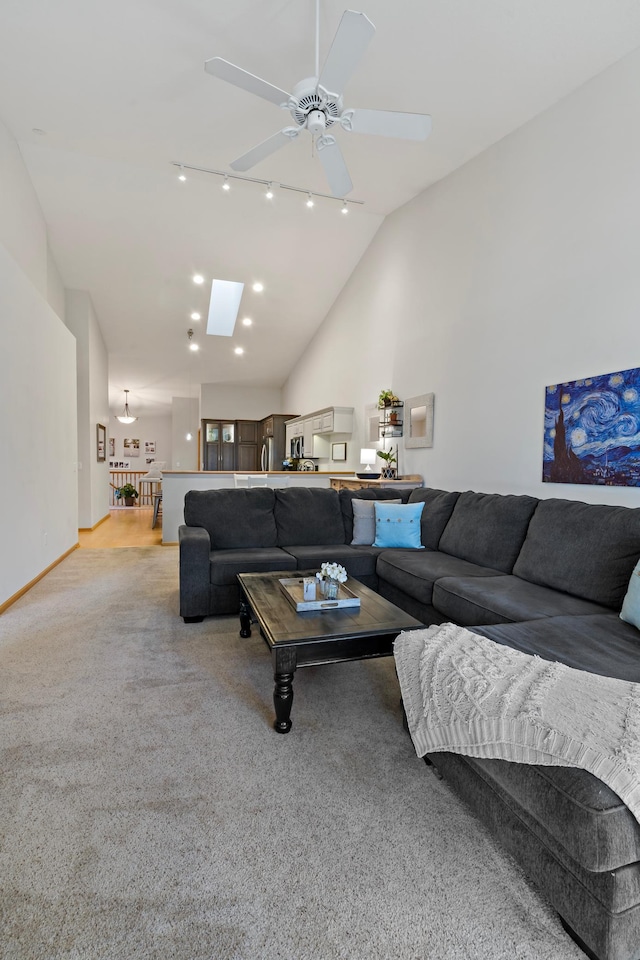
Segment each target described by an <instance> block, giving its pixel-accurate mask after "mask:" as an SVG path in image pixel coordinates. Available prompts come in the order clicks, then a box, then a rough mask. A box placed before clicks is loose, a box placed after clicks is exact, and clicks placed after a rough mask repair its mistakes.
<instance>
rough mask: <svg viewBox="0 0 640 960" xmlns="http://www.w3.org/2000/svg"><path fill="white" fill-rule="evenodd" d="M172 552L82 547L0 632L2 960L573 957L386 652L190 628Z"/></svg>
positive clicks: (211, 625) (231, 629) (220, 626)
mask: <svg viewBox="0 0 640 960" xmlns="http://www.w3.org/2000/svg"><path fill="white" fill-rule="evenodd" d="M177 563H178V556H177V549H175V548H168V547H164V548H161V547H142V548H124V549H114V550H77V551H75V552H74V553H73V554H72V555H71V556H70V557H68V558H67V559H66V560H65V561H64V562H63V563H61V564H60V565H59V566H58V567H56V568H55V569H54V570H53V571H52V572H51V573H50V574H49V575H48V576H47V577H45V578H44V579H43V580H42V581H40V583H38V584H37V585H36V586H35V587H34V588H33V589H32V590H31V591H30V592H29V593H28V594H27V595H26V596H25V597H23V598H22V599H21V600H20V601H18V602H17V603H16V604H15V605H14V606H12V607H10V608H9V610H8V611H7V612H6V613H5V614H4V615H3V616H2V617H0V694H1V703H2V708H1V713H0V744H1V746H2V793H1V794H0V810H1V813H2V819H1V824H2V826H1V834H0V836H1V846H0V884H1V898H2V899H1V907H2V917H1V918H0V923H1V926H0V938H1V949H0V953H1V956H2V957H3V958H4V960H63V958H64V960H98V958H99V960H174V958H175V960H254V958H261V960H276V958H277V960H365V958H366V960H371V958H398V960H416V958H434V960H579V958H580V960H584V955H583V954H582V953H581V952H580V951H579V950H578V948H577V947H576V946H575V945H574V944H573V943H572V941H571V940H570V939H569V938H568V936H567V935H566V934H565V932H564V931H563V930H562V928H561V926H560V923H559V921H558V919H557V917H556V916H555V914H554V913H553V911H552V910H551V908H550V907H549V906H548V905H547V904H546V902H545V901H544V900H543V899H542V898H541V897H540V896H539V895H538V894H537V893H536V892H535V890H534V889H533V888H532V887H531V886H530V885H529V884H528V883H527V881H526V880H525V878H524V877H523V875H522V873H521V871H520V870H519V868H518V867H517V866H516V865H515V864H514V863H513V861H512V860H511V859H510V858H509V857H508V856H507V855H506V854H505V853H504V852H503V850H502V849H501V847H500V846H499V844H498V843H497V842H495V841H494V840H493V839H492V838H491V837H490V836H489V834H488V833H487V832H486V831H485V830H484V828H483V827H482V826H481V825H480V823H479V822H478V821H477V820H476V819H475V818H474V817H473V815H472V814H471V813H469V812H468V810H467V809H466V808H465V807H464V805H463V804H462V803H461V802H460V801H459V800H458V799H457V798H456V797H455V795H454V794H453V793H452V791H451V790H450V789H449V788H448V787H447V785H446V783H444V782H441V781H438V780H437V779H436V778H435V777H434V775H433V774H432V773H431V772H430V771H429V770H428V769H427V768H426V767H425V765H424V764H423V763H422V761H420V760H418V759H417V757H416V756H415V753H414V751H413V747H412V745H411V741H410V740H409V737H408V736H407V735H406V734H405V732H404V731H403V729H402V723H401V711H400V705H399V688H398V684H397V680H396V677H395V673H394V666H393V661H392V658H386V659H384V660H378V661H371V662H360V663H349V664H340V665H334V666H325V667H317V668H308V669H305V670H300V671H299V672H298V673H297V675H296V679H295V684H294V689H295V699H294V704H293V712H292V719H293V729H292V731H291V733H290V734H288V735H287V736H280V735H278V734H276V733H275V732H274V731H273V730H272V728H271V722H272V719H273V708H272V700H271V697H272V686H273V683H272V677H271V663H270V657H269V653H268V650H267V647H266V645H265V644H264V642H263V641H262V639H261V638H260V636H259V634H258V633H257V631H255V630H254V635H253V636H252V637H251V638H250V639H248V640H242V639H241V638H240V637H239V635H238V622H237V620H236V619H235V618H222V619H209V620H206V621H205V622H204V623H202V624H184V623H183V622H182V620H181V619H180V618H179V616H178V583H177Z"/></svg>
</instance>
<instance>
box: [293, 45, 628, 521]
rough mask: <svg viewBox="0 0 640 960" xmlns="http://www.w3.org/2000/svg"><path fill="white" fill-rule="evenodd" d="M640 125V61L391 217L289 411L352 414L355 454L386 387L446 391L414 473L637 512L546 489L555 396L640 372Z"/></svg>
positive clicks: (310, 356) (613, 496)
mask: <svg viewBox="0 0 640 960" xmlns="http://www.w3.org/2000/svg"><path fill="white" fill-rule="evenodd" d="M639 114H640V52H635V53H633V54H631V55H629V56H628V57H626V58H625V59H624V60H622V61H620V62H619V63H618V64H616V65H614V66H613V67H611V68H610V69H608V70H607V71H605V72H604V73H602V74H600V75H599V76H598V77H596V78H595V79H593V80H592V81H590V82H589V83H587V84H585V85H584V86H583V87H581V88H580V89H579V90H577V91H575V92H574V93H573V94H571V95H570V96H569V97H567V98H565V99H564V100H562V101H561V102H560V103H558V104H556V105H555V106H554V107H553V108H551V109H550V110H548V111H546V112H545V113H543V114H541V115H540V116H538V117H537V118H535V119H533V120H532V121H531V122H529V123H528V124H527V125H526V126H524V127H523V128H521V129H520V130H518V131H516V132H515V133H513V134H511V135H510V136H508V137H505V138H504V139H503V140H502V141H500V142H499V143H498V144H496V145H495V146H494V147H492V148H491V149H489V150H487V151H486V152H484V153H483V154H481V155H480V156H479V157H477V158H475V159H474V160H472V161H470V162H469V163H467V164H466V165H465V166H464V167H462V168H460V169H459V170H458V171H456V172H455V173H453V174H452V175H450V176H449V177H447V178H446V179H445V180H443V181H440V182H439V183H438V184H436V185H434V186H433V187H432V188H430V189H429V190H427V191H425V192H424V193H423V194H421V195H420V196H419V197H417V198H416V199H415V200H413V201H412V202H410V203H408V204H406V205H405V206H404V207H403V208H401V209H400V210H398V211H396V212H395V213H394V214H393V215H391V216H389V217H388V218H387V220H386V221H385V223H384V224H383V226H382V228H381V229H380V231H379V232H378V234H377V236H376V237H375V238H374V240H373V242H372V243H371V245H370V247H369V249H368V250H367V252H366V253H365V255H364V256H363V258H362V260H361V261H360V264H359V265H358V267H357V268H356V270H355V271H354V273H353V275H352V277H351V279H350V280H349V282H348V284H347V285H346V287H345V288H344V290H343V292H342V294H341V295H340V297H339V298H338V299H337V301H336V303H335V305H334V307H333V309H332V310H331V312H330V314H329V315H328V317H327V319H326V320H325V322H324V324H323V326H322V328H321V329H320V331H319V332H318V335H317V336H316V337H315V339H314V340H313V342H312V344H311V346H310V348H309V349H308V350H307V352H306V353H305V355H304V356H303V357H302V358H301V361H300V362H299V363H298V365H297V366H296V369H295V371H294V372H293V374H292V375H291V377H290V378H289V381H288V382H287V384H286V385H285V388H284V390H283V397H284V400H283V402H284V404H285V406H287V407H291V408H293V409H296V408H302V409H310V408H313V407H315V406H319V405H322V404H327V403H340V404H349V405H351V404H353V405H354V406H355V407H356V431H355V432H354V436H353V440H352V442H353V443H354V445H355V447H356V448H357V447H359V446H360V444H361V440H363V438H364V432H363V419H364V406H365V404H367V403H375V401H376V399H377V396H378V393H379V391H380V390H381V389H383V388H391V389H393V390H394V391H395V392H396V393H397V394H398V396H400V397H401V398H403V399H404V398H407V397H409V396H414V395H417V394H421V393H427V392H432V391H433V392H434V393H435V438H434V446H433V448H431V449H418V450H410V451H402V448H401V453H400V457H401V463H400V466H401V470H403V471H404V472H411V473H414V472H415V473H420V474H422V475H423V476H424V478H425V482H426V483H427V484H428V485H431V486H442V487H444V488H445V489H462V490H465V489H476V490H483V491H495V492H512V493H529V494H533V495H536V496H539V497H551V496H557V497H565V498H573V499H579V500H586V501H589V502H600V503H623V504H628V505H632V506H637V505H640V489H638V488H624V487H606V488H603V487H592V486H587V485H569V484H546V483H545V484H543V483H542V481H541V476H542V437H543V414H544V388H545V386H546V385H547V384H550V383H556V382H562V381H567V380H573V379H579V378H581V377H586V376H590V375H595V374H599V373H607V372H612V371H616V370H622V369H625V368H628V367H634V366H640V334H639V333H638V311H639V307H640V271H639V270H638V267H637V248H638V244H637V225H638V223H639V222H640V177H638V170H639V169H640V127H639V126H638V124H636V123H635V122H634V118H635V117H637V116H638V115H639ZM435 122H436V123H437V118H435ZM329 370H330V371H331V372H332V373H331V377H330V378H328V375H327V371H329ZM329 393H330V396H329ZM362 445H363V446H366V445H367V444H366V443H362Z"/></svg>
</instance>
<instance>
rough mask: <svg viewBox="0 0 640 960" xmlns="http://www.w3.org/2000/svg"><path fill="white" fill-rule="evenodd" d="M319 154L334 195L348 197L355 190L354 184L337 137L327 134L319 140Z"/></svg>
mask: <svg viewBox="0 0 640 960" xmlns="http://www.w3.org/2000/svg"><path fill="white" fill-rule="evenodd" d="M318 156H319V157H320V162H321V163H322V167H323V169H324V173H325V176H326V178H327V182H328V184H329V189H330V190H331V193H332V194H333V196H334V197H346V195H347V194H348V193H351V191H352V190H353V184H352V182H351V177H350V176H349V171H348V170H347V165H346V163H345V162H344V157H343V156H342V150H341V149H340V145H339V143H338V141H337V140H336V138H335V137H332V136H327V137H323V138H322V139H321V140H319V141H318Z"/></svg>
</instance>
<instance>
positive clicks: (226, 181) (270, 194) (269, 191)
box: [171, 160, 364, 213]
mask: <svg viewBox="0 0 640 960" xmlns="http://www.w3.org/2000/svg"><path fill="white" fill-rule="evenodd" d="M171 164H172V166H174V167H178V168H179V169H180V179H182V175H183V173H184V170H195V171H196V172H198V173H209V174H211V175H212V176H214V177H222V179H223V183H222V189H223V190H225V191H228V190H230V189H231V181H232V180H242V181H244V182H245V183H258V184H262V185H263V186H264V187H265V188H266V189H265V194H264V195H265V197H266V198H267V200H272V199H273V198H274V196H275V191H274V189H273V188H274V183H273V181H272V180H260V179H259V178H258V177H243V176H240V175H239V174H237V173H231V174H229V173H225V172H224V170H210V169H209V168H207V167H197V166H195V165H194V164H190V163H180V161H178V160H172V161H171ZM185 179H186V177H185ZM275 186H276V188H277V189H278V191H280V190H293V191H294V193H306V194H307V206H310V207H312V206H314V197H315V199H316V200H317V199H319V198H322V199H323V200H331V201H333V203H340V204H342V207H341V210H342V213H346V212H347V210H346V209H345V207H346V205H347V204H346V200H343V199H342V198H339V197H335V196H332V195H331V194H328V193H317V192H316V191H315V190H314V191H313V192H312V191H311V190H307V189H306V188H305V187H294V186H293V185H292V184H290V183H276V184H275ZM309 201H311V202H309ZM349 204H358V205H359V206H363V205H364V201H363V200H352V199H349Z"/></svg>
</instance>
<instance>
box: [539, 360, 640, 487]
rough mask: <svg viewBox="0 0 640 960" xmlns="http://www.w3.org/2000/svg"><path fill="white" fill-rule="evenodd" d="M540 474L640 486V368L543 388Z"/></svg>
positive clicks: (555, 480) (546, 478)
mask: <svg viewBox="0 0 640 960" xmlns="http://www.w3.org/2000/svg"><path fill="white" fill-rule="evenodd" d="M542 479H543V480H544V481H546V482H547V483H589V484H599V485H606V486H617V487H638V486H640V368H638V367H634V368H633V369H631V370H620V371H619V372H618V373H606V374H601V375H600V376H597V377H587V378H585V379H584V380H571V381H569V382H568V383H554V384H552V385H551V386H549V387H547V388H546V398H545V411H544V462H543V469H542Z"/></svg>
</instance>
